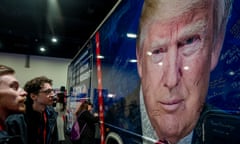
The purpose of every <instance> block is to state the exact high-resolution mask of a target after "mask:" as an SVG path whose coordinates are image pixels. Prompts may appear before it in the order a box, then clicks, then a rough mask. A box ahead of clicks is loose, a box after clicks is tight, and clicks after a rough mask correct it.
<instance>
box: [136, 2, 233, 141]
mask: <svg viewBox="0 0 240 144" xmlns="http://www.w3.org/2000/svg"><path fill="white" fill-rule="evenodd" d="M226 4H229V2H227V1H224V0H185V1H180V0H145V3H144V7H143V11H142V16H141V20H140V32H139V38H138V43H137V59H138V72H139V76H140V78H141V84H142V94H143V100H144V103H145V107H146V111H147V114H148V117H149V120H150V123H151V125H152V127H153V128H154V130H155V132H156V134H157V136H158V138H159V139H160V142H159V143H161V142H163V143H177V142H179V141H180V140H181V139H182V138H184V137H186V136H187V135H191V133H192V131H193V129H194V128H195V126H196V124H197V121H198V119H199V117H200V113H201V112H202V110H203V107H204V103H205V97H206V94H207V90H208V82H209V77H210V72H211V71H212V70H213V69H214V67H215V66H216V64H217V61H218V57H219V54H220V51H221V47H222V43H223V40H224V35H225V26H226V21H227V16H228V12H229V7H230V6H228V5H226ZM190 142H191V141H190Z"/></svg>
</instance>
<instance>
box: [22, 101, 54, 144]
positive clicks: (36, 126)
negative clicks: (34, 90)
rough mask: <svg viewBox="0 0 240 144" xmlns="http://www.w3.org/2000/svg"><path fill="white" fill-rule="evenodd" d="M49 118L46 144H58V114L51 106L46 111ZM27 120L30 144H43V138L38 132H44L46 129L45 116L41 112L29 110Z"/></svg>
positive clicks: (26, 115)
mask: <svg viewBox="0 0 240 144" xmlns="http://www.w3.org/2000/svg"><path fill="white" fill-rule="evenodd" d="M45 113H46V116H47V124H46V131H47V137H46V144H58V132H57V124H56V119H57V113H56V112H55V110H54V109H53V108H52V107H51V106H49V107H47V108H46V110H45ZM25 119H26V123H27V127H28V129H27V130H28V144H42V141H41V139H42V136H41V135H39V133H38V131H39V130H40V131H42V130H43V127H44V116H43V115H42V114H40V113H39V112H36V111H33V110H29V109H27V114H25Z"/></svg>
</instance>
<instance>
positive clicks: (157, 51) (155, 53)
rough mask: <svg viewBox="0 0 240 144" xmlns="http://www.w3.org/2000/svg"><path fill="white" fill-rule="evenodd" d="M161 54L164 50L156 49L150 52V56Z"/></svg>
mask: <svg viewBox="0 0 240 144" xmlns="http://www.w3.org/2000/svg"><path fill="white" fill-rule="evenodd" d="M163 52H165V50H164V49H163V48H157V49H154V50H153V51H152V54H153V55H157V54H160V53H163Z"/></svg>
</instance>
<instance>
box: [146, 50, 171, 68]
mask: <svg viewBox="0 0 240 144" xmlns="http://www.w3.org/2000/svg"><path fill="white" fill-rule="evenodd" d="M166 51H167V49H165V48H154V49H153V50H152V51H150V52H148V53H147V54H148V55H149V56H150V57H151V59H152V62H153V63H155V64H157V63H159V62H161V61H162V59H163V53H165V52H166Z"/></svg>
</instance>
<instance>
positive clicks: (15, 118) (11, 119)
mask: <svg viewBox="0 0 240 144" xmlns="http://www.w3.org/2000/svg"><path fill="white" fill-rule="evenodd" d="M16 122H17V123H21V122H25V117H24V114H12V115H10V116H8V117H7V119H6V121H5V123H6V124H11V123H16Z"/></svg>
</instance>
